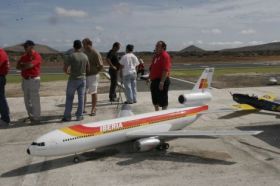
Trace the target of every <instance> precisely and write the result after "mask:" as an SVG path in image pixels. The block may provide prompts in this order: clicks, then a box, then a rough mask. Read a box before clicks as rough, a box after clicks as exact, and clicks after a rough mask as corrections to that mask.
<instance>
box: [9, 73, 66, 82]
mask: <svg viewBox="0 0 280 186" xmlns="http://www.w3.org/2000/svg"><path fill="white" fill-rule="evenodd" d="M6 78H7V83H20V82H21V79H22V78H21V76H20V75H8V76H7V77H6ZM66 80H68V75H66V74H42V75H41V82H50V81H66Z"/></svg>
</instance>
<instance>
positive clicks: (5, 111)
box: [0, 76, 10, 123]
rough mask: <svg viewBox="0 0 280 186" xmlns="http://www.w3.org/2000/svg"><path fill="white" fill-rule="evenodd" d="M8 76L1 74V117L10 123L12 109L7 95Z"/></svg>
mask: <svg viewBox="0 0 280 186" xmlns="http://www.w3.org/2000/svg"><path fill="white" fill-rule="evenodd" d="M5 85H6V77H5V76H0V115H1V119H2V120H3V121H5V122H7V123H10V116H9V114H10V110H9V106H8V102H7V99H6V96H5Z"/></svg>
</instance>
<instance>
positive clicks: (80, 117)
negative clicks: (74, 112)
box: [76, 116, 84, 121]
mask: <svg viewBox="0 0 280 186" xmlns="http://www.w3.org/2000/svg"><path fill="white" fill-rule="evenodd" d="M83 119H84V117H83V116H77V118H76V121H82V120H83Z"/></svg>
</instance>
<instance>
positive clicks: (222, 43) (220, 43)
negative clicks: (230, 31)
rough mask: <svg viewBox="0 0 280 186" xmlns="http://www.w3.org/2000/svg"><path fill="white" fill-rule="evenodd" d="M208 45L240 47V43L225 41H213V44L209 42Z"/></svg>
mask: <svg viewBox="0 0 280 186" xmlns="http://www.w3.org/2000/svg"><path fill="white" fill-rule="evenodd" d="M209 44H210V45H214V46H235V45H242V44H243V42H242V41H226V42H221V41H217V42H216V41H215V42H210V43H209Z"/></svg>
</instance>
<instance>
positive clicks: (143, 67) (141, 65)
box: [136, 58, 145, 80]
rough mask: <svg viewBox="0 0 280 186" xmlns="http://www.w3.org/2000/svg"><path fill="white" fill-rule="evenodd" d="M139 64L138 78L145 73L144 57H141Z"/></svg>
mask: <svg viewBox="0 0 280 186" xmlns="http://www.w3.org/2000/svg"><path fill="white" fill-rule="evenodd" d="M139 63H140V64H139V65H138V66H137V68H136V69H137V79H138V80H140V79H141V76H143V75H144V73H145V66H144V61H143V59H141V58H140V59H139Z"/></svg>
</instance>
